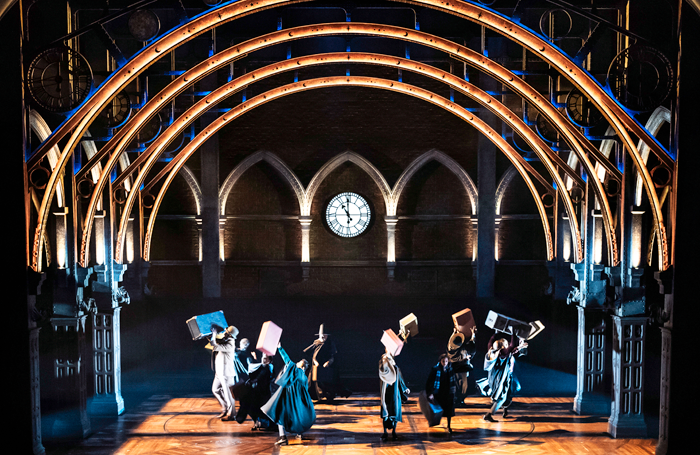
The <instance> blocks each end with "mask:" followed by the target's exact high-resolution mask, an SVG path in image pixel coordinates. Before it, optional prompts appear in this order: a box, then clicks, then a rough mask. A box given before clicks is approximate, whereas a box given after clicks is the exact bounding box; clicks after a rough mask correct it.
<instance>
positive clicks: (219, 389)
mask: <svg viewBox="0 0 700 455" xmlns="http://www.w3.org/2000/svg"><path fill="white" fill-rule="evenodd" d="M237 335H238V329H236V327H234V326H230V327H228V328H227V329H225V330H222V331H221V332H218V331H216V330H212V335H211V337H210V341H209V344H208V345H207V347H208V348H210V349H211V350H212V369H213V370H214V382H213V384H212V392H213V394H214V396H215V397H216V399H217V401H218V402H219V404H220V405H221V413H220V414H219V416H218V417H219V418H220V419H221V420H223V421H230V420H236V421H237V422H238V423H239V424H242V423H243V422H244V421H245V419H246V418H247V417H248V416H250V418H251V420H252V421H253V428H252V430H253V431H260V430H264V429H272V428H274V426H275V425H276V426H277V429H278V431H279V438H278V440H277V442H276V443H275V444H276V445H287V444H288V436H287V435H288V434H296V435H297V437H298V438H301V435H302V434H303V433H305V432H306V431H308V430H309V429H310V428H311V426H312V425H313V424H314V422H315V421H316V412H315V409H314V404H313V400H321V399H327V400H333V399H334V398H335V397H336V396H342V397H348V396H349V395H350V394H351V391H350V390H349V389H347V388H346V387H344V386H343V385H342V382H341V381H340V379H339V377H338V372H337V369H336V368H331V366H332V364H333V363H334V361H335V355H336V354H337V349H336V347H335V344H334V343H333V342H332V340H329V336H328V334H324V333H323V326H321V329H320V330H319V333H318V334H317V335H318V338H317V339H316V340H314V342H313V344H311V345H310V346H309V347H308V348H306V349H305V350H304V352H307V351H310V350H313V354H312V358H311V363H310V362H309V361H308V360H306V359H301V360H300V361H298V362H296V363H295V362H294V361H292V360H291V359H290V357H289V355H288V354H287V352H286V351H285V350H284V349H283V348H282V346H281V345H279V346H278V347H277V352H279V355H280V357H281V358H282V360H283V361H284V367H283V369H282V371H281V372H280V373H279V374H278V375H277V377H276V378H275V379H273V366H272V358H271V356H268V355H266V354H264V353H263V354H262V355H261V358H260V359H257V356H256V353H255V352H251V350H250V342H249V341H248V340H247V339H246V338H243V339H242V340H241V341H240V343H239V347H236V339H237ZM496 335H497V332H495V333H494V334H493V335H492V336H491V339H490V340H489V342H488V349H487V352H486V355H485V359H484V371H486V372H487V373H488V386H486V387H484V388H482V389H481V390H482V393H484V394H486V395H488V396H490V398H491V403H492V405H491V408H490V409H489V411H488V412H487V413H486V414H485V415H484V417H483V419H484V420H486V421H489V422H495V421H496V420H495V419H494V417H493V416H494V414H495V413H496V412H497V411H498V410H499V409H501V408H503V417H504V418H505V417H507V416H508V407H509V406H510V404H511V402H512V399H513V395H514V393H516V392H517V391H519V390H520V384H519V382H518V380H517V378H516V377H515V375H514V374H513V368H514V365H515V359H516V358H518V357H520V356H523V355H525V354H526V353H527V343H526V342H525V341H524V340H523V339H520V338H518V340H519V342H518V343H516V342H515V335H511V337H510V341H508V340H506V339H504V338H498V339H497V338H496ZM475 337H476V328H473V329H471V333H470V334H463V333H461V332H459V331H457V329H455V331H454V332H453V334H452V336H451V337H450V340H449V342H448V346H447V351H446V352H445V353H443V354H441V355H440V357H439V359H438V363H437V364H436V365H435V366H433V367H432V369H431V371H430V373H429V375H428V379H427V381H426V384H425V394H426V396H427V399H428V400H430V402H431V403H434V404H435V405H438V406H439V407H440V408H441V410H442V417H445V418H446V419H447V430H448V432H449V433H450V434H452V425H451V420H452V417H453V416H454V415H455V403H456V401H457V400H458V399H459V400H460V401H462V400H463V398H464V397H465V396H466V393H467V377H468V376H469V373H470V372H471V371H472V370H473V368H474V367H473V365H472V363H471V359H472V357H473V356H474V355H475V353H476V345H475ZM379 379H380V399H381V405H380V408H381V417H382V422H383V430H384V431H383V434H382V436H381V438H382V440H387V439H388V438H389V433H388V430H391V436H392V439H393V440H396V439H398V437H397V435H396V426H397V424H398V423H399V422H401V421H402V404H403V403H405V402H407V399H408V394H409V393H410V390H409V389H408V387H407V386H406V383H405V382H404V379H403V376H402V374H401V370H400V369H399V366H398V365H397V363H396V358H395V356H394V355H392V353H391V352H390V351H389V349H386V350H385V353H384V354H383V355H382V357H381V359H380V361H379ZM236 400H238V401H239V407H238V411H237V412H236V407H235V404H236Z"/></svg>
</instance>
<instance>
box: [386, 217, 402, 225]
mask: <svg viewBox="0 0 700 455" xmlns="http://www.w3.org/2000/svg"><path fill="white" fill-rule="evenodd" d="M384 221H385V222H386V225H387V226H396V223H398V222H399V217H398V216H385V217H384Z"/></svg>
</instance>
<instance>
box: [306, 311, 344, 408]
mask: <svg viewBox="0 0 700 455" xmlns="http://www.w3.org/2000/svg"><path fill="white" fill-rule="evenodd" d="M318 332H319V333H317V334H316V335H318V338H317V339H315V340H314V342H313V344H312V345H311V346H309V347H307V348H306V349H304V352H306V351H309V350H311V349H313V356H312V358H311V369H310V371H309V374H308V380H309V394H310V395H311V398H312V399H313V400H316V401H318V400H321V399H326V400H327V401H331V400H333V399H334V398H335V397H336V396H342V397H344V398H347V397H349V396H350V394H351V393H352V392H351V391H350V389H348V388H346V387H345V386H344V385H343V383H342V382H341V380H340V372H339V371H338V368H337V358H336V355H337V354H338V349H337V348H336V345H335V342H334V341H333V340H332V339H329V336H330V335H329V334H327V333H324V332H323V324H321V327H320V328H319V331H318Z"/></svg>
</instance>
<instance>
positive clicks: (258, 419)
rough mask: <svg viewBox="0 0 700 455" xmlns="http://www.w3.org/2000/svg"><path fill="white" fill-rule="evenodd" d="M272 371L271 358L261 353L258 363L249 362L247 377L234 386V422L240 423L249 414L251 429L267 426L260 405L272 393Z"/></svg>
mask: <svg viewBox="0 0 700 455" xmlns="http://www.w3.org/2000/svg"><path fill="white" fill-rule="evenodd" d="M272 371H273V369H272V358H271V357H269V356H268V355H266V354H262V358H261V361H260V363H251V364H250V366H249V367H248V379H247V380H246V381H240V382H238V384H236V385H235V386H234V396H235V397H237V398H238V402H239V406H238V413H237V414H236V422H238V423H240V424H242V423H243V422H244V421H245V419H246V417H247V416H248V415H250V418H251V419H252V420H253V428H252V431H261V430H263V429H265V428H267V427H268V426H269V420H268V419H267V416H266V415H265V414H264V413H263V412H262V411H261V410H260V407H261V406H263V405H264V404H265V403H267V401H268V400H269V399H270V396H271V395H272V393H271V388H270V386H271V384H272Z"/></svg>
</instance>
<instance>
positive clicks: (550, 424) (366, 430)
mask: <svg viewBox="0 0 700 455" xmlns="http://www.w3.org/2000/svg"><path fill="white" fill-rule="evenodd" d="M412 395H413V396H411V398H410V402H409V403H408V404H407V405H404V421H403V422H402V423H399V425H398V428H397V433H398V435H399V440H398V441H391V439H390V440H389V441H388V442H382V441H381V440H380V435H381V432H382V425H381V419H380V417H379V400H378V398H377V397H376V396H351V397H350V398H347V399H338V400H336V401H335V402H334V403H332V404H326V403H324V402H321V403H317V404H316V413H317V418H316V423H315V425H314V426H313V427H312V428H311V430H309V432H308V433H305V434H304V435H303V439H296V438H295V437H293V436H292V437H290V442H289V445H288V446H284V447H276V446H275V445H274V442H275V441H276V439H277V431H276V430H275V431H265V432H253V431H251V427H252V423H251V421H250V420H247V421H246V422H244V423H243V424H242V425H239V424H238V423H236V422H222V421H220V420H219V419H217V418H216V417H215V415H216V414H218V412H219V406H218V403H217V402H216V400H215V399H214V397H213V396H211V397H210V396H197V397H183V398H176V397H170V396H163V395H154V396H151V397H150V398H149V399H148V400H146V401H145V402H144V403H143V404H142V405H141V406H140V407H138V408H136V409H134V410H133V411H130V412H128V413H125V414H124V415H122V416H119V418H118V419H116V421H114V422H113V423H111V424H110V425H108V426H105V427H104V428H102V429H100V430H99V431H97V432H96V433H95V434H93V435H92V436H90V437H89V438H88V439H85V440H83V441H81V442H80V443H79V444H76V445H73V446H71V447H63V448H60V449H55V450H48V449H49V448H48V447H47V453H49V454H52V453H55V454H62V455H63V454H66V455H83V454H91V455H94V454H119V455H127V454H128V455H144V454H149V455H175V454H177V455H182V454H198V455H218V454H231V455H233V454H277V453H279V454H299V455H302V454H303V455H307V454H308V455H315V454H329V455H331V454H387V455H389V454H397V455H398V454H401V455H413V454H460V455H461V454H477V453H478V454H559V453H566V454H592V455H596V454H600V455H607V454H653V453H654V451H655V447H656V440H654V439H613V438H611V437H610V436H609V435H608V433H607V417H596V416H579V415H576V414H574V413H573V412H572V406H573V398H516V399H515V402H514V404H513V406H512V408H511V409H512V412H511V415H509V416H508V418H507V419H503V418H502V415H501V413H500V412H499V413H498V414H497V415H496V418H497V419H498V420H499V421H498V422H496V423H489V422H486V421H484V420H482V416H483V414H484V412H485V410H486V409H487V407H488V400H487V399H486V398H467V399H466V404H467V406H466V407H463V408H458V409H457V415H456V416H455V417H454V418H453V419H452V428H453V429H454V430H455V432H454V434H453V436H452V437H450V436H449V434H448V433H447V431H446V430H445V428H444V427H442V426H438V427H432V428H429V427H428V426H427V422H426V420H425V419H424V418H423V415H422V414H421V413H420V409H419V407H418V400H417V396H416V395H415V394H412ZM444 422H445V419H443V424H444Z"/></svg>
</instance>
